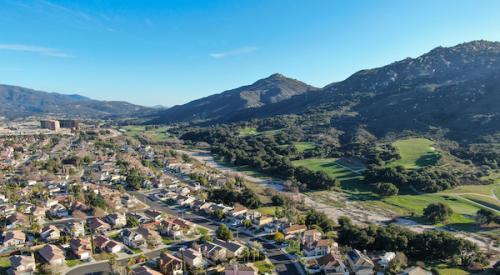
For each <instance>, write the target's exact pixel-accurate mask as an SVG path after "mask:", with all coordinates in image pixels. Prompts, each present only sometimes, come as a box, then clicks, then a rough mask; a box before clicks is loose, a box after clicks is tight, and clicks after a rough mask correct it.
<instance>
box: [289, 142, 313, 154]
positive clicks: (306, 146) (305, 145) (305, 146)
mask: <svg viewBox="0 0 500 275" xmlns="http://www.w3.org/2000/svg"><path fill="white" fill-rule="evenodd" d="M293 145H294V146H295V148H297V151H299V152H300V153H302V152H304V151H307V150H311V149H314V147H316V146H315V145H314V143H312V142H305V141H303V142H295V143H294V144H293Z"/></svg>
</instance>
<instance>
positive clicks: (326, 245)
mask: <svg viewBox="0 0 500 275" xmlns="http://www.w3.org/2000/svg"><path fill="white" fill-rule="evenodd" d="M337 248H338V244H337V243H336V242H334V241H333V240H331V239H322V240H318V241H316V242H314V243H312V244H309V245H307V246H304V248H303V252H304V254H305V255H306V256H307V257H318V256H324V255H326V254H328V253H330V252H331V251H332V249H337Z"/></svg>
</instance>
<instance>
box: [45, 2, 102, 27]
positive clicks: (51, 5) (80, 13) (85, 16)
mask: <svg viewBox="0 0 500 275" xmlns="http://www.w3.org/2000/svg"><path fill="white" fill-rule="evenodd" d="M38 2H39V3H40V4H42V5H44V6H46V7H48V8H51V9H53V10H56V11H59V12H62V13H66V14H67V15H69V16H71V17H74V18H78V19H81V20H84V21H88V22H93V21H95V17H94V16H92V15H90V14H87V13H85V12H83V11H80V10H75V9H70V8H67V7H64V6H61V5H58V4H54V3H52V2H50V1H45V0H39V1H38Z"/></svg>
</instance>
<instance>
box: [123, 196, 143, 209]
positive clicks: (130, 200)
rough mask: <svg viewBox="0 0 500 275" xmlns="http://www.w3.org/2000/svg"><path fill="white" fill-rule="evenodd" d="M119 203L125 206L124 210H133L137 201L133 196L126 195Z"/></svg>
mask: <svg viewBox="0 0 500 275" xmlns="http://www.w3.org/2000/svg"><path fill="white" fill-rule="evenodd" d="M121 201H122V205H123V206H125V207H126V208H134V207H136V206H137V204H138V203H139V200H137V199H136V198H135V197H134V196H130V195H127V194H125V195H123V196H122V197H121Z"/></svg>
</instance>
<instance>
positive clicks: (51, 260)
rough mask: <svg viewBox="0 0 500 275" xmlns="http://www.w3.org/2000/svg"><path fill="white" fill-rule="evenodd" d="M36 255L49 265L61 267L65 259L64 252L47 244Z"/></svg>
mask: <svg viewBox="0 0 500 275" xmlns="http://www.w3.org/2000/svg"><path fill="white" fill-rule="evenodd" d="M38 254H40V256H41V257H42V259H44V260H45V262H47V263H48V264H50V265H63V264H64V260H65V259H66V257H65V256H64V251H63V250H62V249H61V248H59V247H58V246H55V245H53V244H47V245H45V246H44V247H42V248H41V249H40V250H38Z"/></svg>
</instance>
